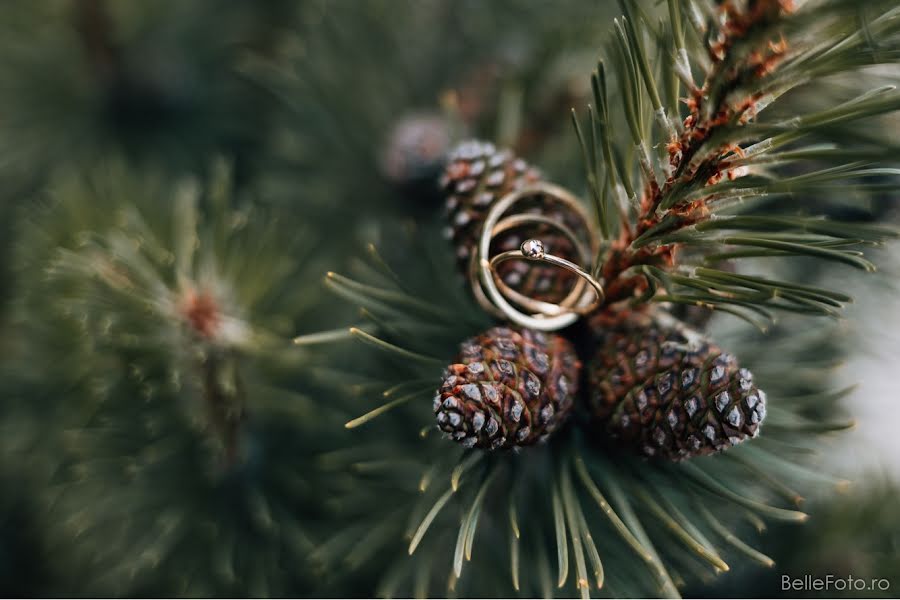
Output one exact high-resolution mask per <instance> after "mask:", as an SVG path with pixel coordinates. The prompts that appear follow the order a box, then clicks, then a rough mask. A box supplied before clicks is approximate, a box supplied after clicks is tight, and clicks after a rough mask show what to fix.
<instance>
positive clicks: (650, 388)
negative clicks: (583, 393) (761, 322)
mask: <svg viewBox="0 0 900 600" xmlns="http://www.w3.org/2000/svg"><path fill="white" fill-rule="evenodd" d="M597 335H598V338H599V341H600V343H599V347H598V351H597V354H596V356H595V357H594V360H593V362H592V364H591V372H590V382H591V389H592V390H593V393H592V394H591V397H590V399H589V400H590V404H591V410H592V414H593V416H594V419H595V420H596V421H597V422H598V423H599V424H600V426H601V427H602V428H603V429H604V430H605V431H607V432H608V433H609V434H610V435H611V437H612V438H614V439H619V440H621V441H622V442H624V443H625V444H626V445H629V446H632V447H634V448H635V449H636V450H637V451H639V452H641V453H642V454H644V455H646V456H659V457H663V458H668V459H673V460H682V459H685V458H690V457H692V456H699V455H703V454H711V453H713V452H718V451H722V450H724V449H726V448H728V447H731V446H733V445H735V444H738V443H740V442H742V441H744V440H745V439H747V438H749V437H755V436H756V435H757V434H758V433H759V426H760V424H761V423H762V420H763V419H764V417H765V393H764V392H763V391H762V390H759V389H758V388H757V387H756V386H755V385H754V383H753V375H752V373H751V372H750V371H749V370H747V369H742V368H739V366H738V364H737V361H736V359H735V358H734V357H733V356H732V355H730V354H728V353H725V352H723V351H722V350H721V349H719V348H718V347H717V346H715V345H714V344H712V343H710V342H707V341H705V340H703V341H699V342H698V341H696V340H695V341H693V342H688V340H687V339H686V338H685V337H684V336H683V335H682V334H681V333H680V332H679V331H678V330H676V329H674V328H662V327H659V326H657V325H655V324H653V323H652V319H651V318H650V317H648V316H647V315H636V316H634V315H633V316H630V317H626V318H625V319H624V320H623V321H622V322H620V323H618V324H616V325H614V326H612V327H611V328H608V327H604V328H598V332H597Z"/></svg>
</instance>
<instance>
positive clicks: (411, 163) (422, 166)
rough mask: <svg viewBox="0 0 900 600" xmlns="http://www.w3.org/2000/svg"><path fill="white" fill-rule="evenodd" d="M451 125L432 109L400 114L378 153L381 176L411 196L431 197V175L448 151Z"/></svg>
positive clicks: (416, 198) (432, 185) (437, 169)
mask: <svg viewBox="0 0 900 600" xmlns="http://www.w3.org/2000/svg"><path fill="white" fill-rule="evenodd" d="M451 136H452V128H451V125H450V122H449V120H448V119H447V118H445V117H444V116H442V115H440V114H436V113H412V114H408V115H406V116H403V117H401V118H400V119H399V120H398V121H397V122H396V123H394V125H393V127H392V128H391V130H390V131H389V133H388V137H387V139H386V141H385V143H384V146H383V148H382V152H381V154H380V156H379V165H380V167H381V172H382V174H383V175H384V176H385V178H386V179H387V180H388V181H389V182H390V183H391V184H393V185H394V186H395V187H396V188H397V189H398V190H400V192H401V193H403V194H404V195H407V196H409V197H410V198H411V199H414V200H419V199H421V198H422V197H426V198H427V197H429V196H430V197H434V196H436V195H437V193H436V192H435V191H434V183H433V182H434V179H435V177H438V176H439V175H440V173H441V170H442V169H443V168H444V164H445V161H446V159H447V154H448V152H449V151H450V144H451Z"/></svg>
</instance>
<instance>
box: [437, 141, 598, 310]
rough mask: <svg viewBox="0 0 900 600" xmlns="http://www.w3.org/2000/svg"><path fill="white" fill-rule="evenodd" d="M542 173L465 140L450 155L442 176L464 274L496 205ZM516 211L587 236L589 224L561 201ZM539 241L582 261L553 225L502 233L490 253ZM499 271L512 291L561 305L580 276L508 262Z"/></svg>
mask: <svg viewBox="0 0 900 600" xmlns="http://www.w3.org/2000/svg"><path fill="white" fill-rule="evenodd" d="M540 179H541V175H540V172H539V171H538V170H537V169H535V168H533V167H531V166H529V165H528V164H527V163H526V162H525V161H524V160H522V159H521V158H516V157H515V156H513V154H512V153H511V152H510V151H508V150H498V149H497V148H495V147H494V145H493V144H490V143H487V142H479V141H468V142H463V143H462V144H460V145H459V146H457V147H456V148H455V149H454V150H453V152H451V154H450V160H449V162H448V164H447V168H446V169H445V171H444V175H443V177H442V178H441V182H440V183H441V188H442V189H443V190H444V193H445V194H446V198H447V200H446V210H447V216H448V219H449V221H450V225H449V227H448V229H447V237H448V238H450V239H452V240H453V244H454V246H455V247H456V257H457V260H458V261H459V267H460V269H461V270H462V271H463V273H466V272H468V270H469V266H470V260H471V258H472V255H473V254H474V253H476V252H477V246H478V238H479V236H480V235H481V228H482V225H483V223H484V219H485V217H486V216H487V213H488V211H489V210H490V208H491V206H492V205H493V204H494V202H496V201H497V200H499V199H500V198H502V197H503V196H505V195H506V194H508V193H510V192H513V191H515V190H518V189H521V188H523V187H525V186H528V185H531V184H533V183H536V182H538V181H540ZM515 210H516V211H518V212H519V213H526V212H530V213H540V214H542V215H544V216H547V217H550V218H551V219H553V220H554V221H556V222H558V223H561V224H564V225H566V226H568V227H569V228H570V229H571V230H572V231H574V232H575V233H576V234H579V235H581V234H583V232H584V227H585V224H584V222H583V221H582V220H581V218H580V217H579V215H577V214H574V212H573V211H571V210H568V209H565V208H563V207H562V206H561V205H559V204H556V203H552V204H551V203H547V204H543V203H541V202H540V200H539V199H535V200H523V201H522V202H521V203H519V204H517V205H516V207H515ZM529 238H539V239H541V240H542V241H543V242H544V245H545V247H546V248H547V252H550V253H552V254H555V255H556V256H561V257H563V258H566V259H568V260H572V261H575V262H578V258H577V256H576V253H575V248H574V247H573V245H572V243H571V242H570V241H569V240H568V238H566V237H565V236H564V235H562V234H561V233H560V232H559V231H558V230H557V229H556V228H554V227H551V226H549V225H543V224H541V225H529V226H527V227H520V228H516V229H512V230H509V231H507V232H505V233H503V234H500V235H498V236H497V237H496V238H495V239H494V242H493V244H492V246H491V255H492V256H493V255H494V254H498V253H500V252H505V251H507V250H517V249H518V248H519V246H520V245H521V244H522V242H524V241H525V240H526V239H529ZM498 273H499V275H500V277H502V278H503V281H504V282H506V284H507V285H509V286H510V287H511V288H512V289H514V290H516V291H518V292H520V293H522V294H525V295H526V296H528V297H530V298H534V299H537V300H541V301H544V302H560V301H561V300H562V299H563V298H565V297H566V294H568V293H569V291H571V289H572V286H573V285H574V283H575V278H576V276H575V275H573V274H572V273H570V272H568V271H565V270H563V269H559V268H556V267H553V266H550V265H544V264H535V263H527V262H525V261H507V262H505V263H503V264H501V265H499V266H498Z"/></svg>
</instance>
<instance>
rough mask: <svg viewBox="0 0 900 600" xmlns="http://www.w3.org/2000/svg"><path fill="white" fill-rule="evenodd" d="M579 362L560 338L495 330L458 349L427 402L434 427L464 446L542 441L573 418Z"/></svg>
mask: <svg viewBox="0 0 900 600" xmlns="http://www.w3.org/2000/svg"><path fill="white" fill-rule="evenodd" d="M580 370H581V363H580V362H579V361H578V357H577V356H576V354H575V349H574V348H573V346H572V344H570V343H569V342H568V341H567V340H566V339H565V338H563V337H562V336H559V335H548V334H545V333H542V332H539V331H532V330H529V329H520V330H515V329H509V328H506V327H494V328H492V329H489V330H488V331H486V332H484V333H483V334H481V335H479V336H477V337H474V338H471V339H469V340H467V341H466V342H464V343H463V344H462V347H461V349H460V356H459V358H458V360H457V362H456V363H455V364H453V365H451V366H450V367H448V368H447V370H446V372H445V374H444V381H443V383H442V384H441V387H440V390H439V391H438V394H437V395H436V396H435V398H434V413H435V416H436V417H437V422H438V427H439V428H440V429H441V430H442V431H444V432H446V433H448V434H449V435H450V436H451V437H452V438H453V439H455V440H457V441H459V442H461V443H462V444H463V445H464V446H467V447H477V448H489V449H492V450H494V449H498V448H512V447H515V446H528V445H530V444H534V443H536V442H539V441H543V440H544V439H546V438H547V436H549V435H550V434H551V433H553V432H554V431H555V430H556V429H558V428H559V427H560V426H561V425H562V424H563V423H564V422H565V420H566V418H567V417H568V416H569V414H570V413H571V412H572V408H573V406H574V398H575V395H576V394H577V392H578V377H579V372H580Z"/></svg>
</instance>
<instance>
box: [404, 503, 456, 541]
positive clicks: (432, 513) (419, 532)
mask: <svg viewBox="0 0 900 600" xmlns="http://www.w3.org/2000/svg"><path fill="white" fill-rule="evenodd" d="M452 495H453V490H452V489H449V490H447V491H446V492H444V493H443V494H442V495H441V497H440V498H438V499H437V501H436V502H435V503H434V505H433V506H432V507H431V510H429V511H428V514H427V515H425V518H424V519H422V522H421V523H420V524H419V527H418V528H417V529H416V532H415V533H414V534H413V538H412V541H411V542H410V543H409V549H408V550H407V552H408V553H409V554H410V555H412V553H413V552H415V551H416V548H418V546H419V543H420V542H421V541H422V538H423V537H425V533H426V532H427V531H428V528H429V527H431V523H432V522H433V521H434V519H435V517H437V516H438V513H440V512H441V509H443V508H444V505H445V504H447V501H448V500H450V496H452Z"/></svg>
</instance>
